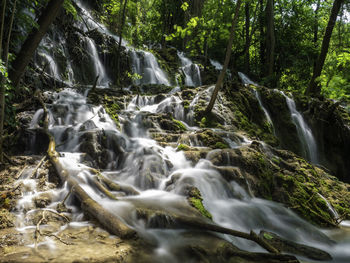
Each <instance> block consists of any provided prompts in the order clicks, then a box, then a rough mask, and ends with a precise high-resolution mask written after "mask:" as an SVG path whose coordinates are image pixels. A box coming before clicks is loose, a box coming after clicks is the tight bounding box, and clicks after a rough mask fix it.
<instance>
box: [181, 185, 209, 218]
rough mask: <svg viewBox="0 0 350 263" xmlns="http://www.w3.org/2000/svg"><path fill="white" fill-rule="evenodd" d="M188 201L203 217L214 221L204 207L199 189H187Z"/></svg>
mask: <svg viewBox="0 0 350 263" xmlns="http://www.w3.org/2000/svg"><path fill="white" fill-rule="evenodd" d="M187 200H188V202H189V204H190V205H191V206H193V207H194V208H195V209H196V210H197V211H198V212H199V213H201V215H203V216H204V217H206V218H208V219H210V220H212V219H213V216H212V215H211V214H210V213H209V212H208V210H207V209H206V208H205V207H204V205H203V198H202V195H201V192H200V191H199V189H198V188H197V187H193V186H191V187H189V188H188V189H187Z"/></svg>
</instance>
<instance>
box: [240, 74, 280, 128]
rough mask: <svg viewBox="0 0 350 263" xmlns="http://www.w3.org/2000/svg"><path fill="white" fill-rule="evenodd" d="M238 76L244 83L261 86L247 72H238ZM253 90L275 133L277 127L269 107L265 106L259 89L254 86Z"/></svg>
mask: <svg viewBox="0 0 350 263" xmlns="http://www.w3.org/2000/svg"><path fill="white" fill-rule="evenodd" d="M238 76H239V77H240V79H241V80H242V83H243V84H244V85H250V84H251V85H254V86H256V87H257V86H259V85H258V84H257V83H255V82H254V81H252V80H251V79H250V78H249V77H248V76H247V75H245V74H244V73H242V72H238ZM252 91H253V93H254V96H255V98H256V99H257V101H258V102H259V106H260V108H261V109H262V111H263V112H264V114H265V117H266V119H267V121H268V122H269V124H270V125H271V127H272V130H273V133H274V134H275V128H274V125H273V122H272V119H271V117H270V114H269V112H268V111H267V109H266V108H265V106H264V104H263V103H262V100H261V97H260V94H259V91H258V90H257V89H255V88H252Z"/></svg>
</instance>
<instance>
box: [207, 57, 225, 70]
mask: <svg viewBox="0 0 350 263" xmlns="http://www.w3.org/2000/svg"><path fill="white" fill-rule="evenodd" d="M209 61H210V64H211V65H212V66H214V67H215V69H216V70H222V69H223V66H222V65H221V64H220V63H219V62H218V61H216V60H214V59H210V60H209Z"/></svg>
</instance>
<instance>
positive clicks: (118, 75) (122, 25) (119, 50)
mask: <svg viewBox="0 0 350 263" xmlns="http://www.w3.org/2000/svg"><path fill="white" fill-rule="evenodd" d="M120 2H122V1H120ZM127 3H128V0H125V1H124V6H123V14H122V20H121V28H120V33H119V44H118V54H117V83H118V84H119V85H120V54H121V48H122V41H123V29H124V24H125V11H126V5H127Z"/></svg>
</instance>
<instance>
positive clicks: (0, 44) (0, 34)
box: [0, 0, 6, 58]
mask: <svg viewBox="0 0 350 263" xmlns="http://www.w3.org/2000/svg"><path fill="white" fill-rule="evenodd" d="M5 10H6V0H4V1H3V2H2V9H1V29H0V58H1V57H2V42H3V36H4V27H5Z"/></svg>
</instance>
